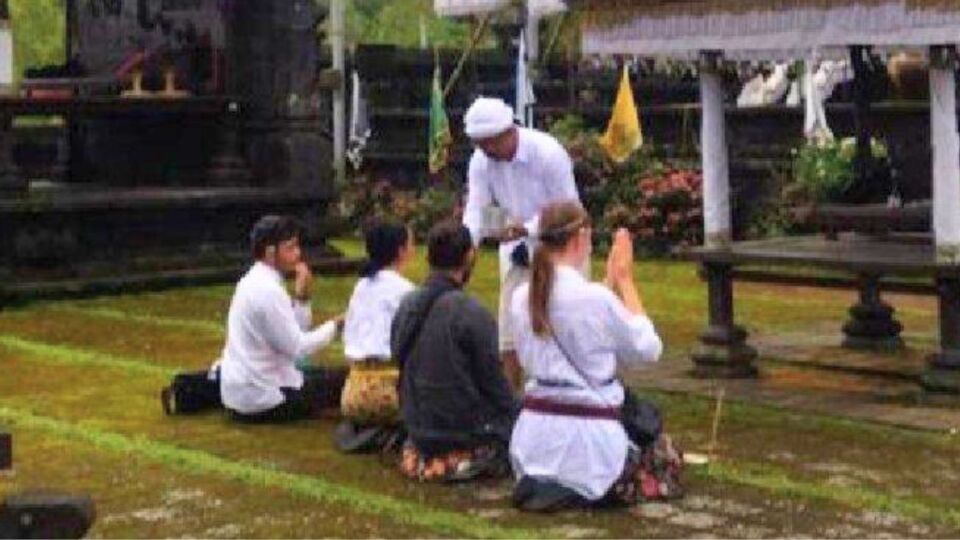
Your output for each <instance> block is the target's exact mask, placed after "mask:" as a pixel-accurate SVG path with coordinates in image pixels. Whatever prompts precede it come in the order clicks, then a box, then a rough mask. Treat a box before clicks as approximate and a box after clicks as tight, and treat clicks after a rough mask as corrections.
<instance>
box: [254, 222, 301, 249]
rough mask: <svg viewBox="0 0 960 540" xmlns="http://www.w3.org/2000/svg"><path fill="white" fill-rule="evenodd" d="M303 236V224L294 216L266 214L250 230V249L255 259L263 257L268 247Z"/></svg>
mask: <svg viewBox="0 0 960 540" xmlns="http://www.w3.org/2000/svg"><path fill="white" fill-rule="evenodd" d="M302 236H303V226H302V225H301V224H300V222H299V221H297V220H296V219H294V218H293V217H290V216H277V215H272V214H271V215H266V216H263V217H262V218H260V219H259V221H257V222H256V224H254V226H253V228H252V229H251V230H250V250H251V251H252V253H253V258H254V259H261V258H263V256H264V254H265V253H266V251H267V247H269V246H276V245H277V244H279V243H281V242H286V241H287V240H290V239H292V238H300V237H302Z"/></svg>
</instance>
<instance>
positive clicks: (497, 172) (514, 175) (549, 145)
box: [463, 127, 580, 278]
mask: <svg viewBox="0 0 960 540" xmlns="http://www.w3.org/2000/svg"><path fill="white" fill-rule="evenodd" d="M517 131H518V135H519V140H518V143H517V152H516V154H515V155H514V158H513V160H512V161H497V160H494V159H490V158H489V157H487V155H486V154H484V153H483V151H481V150H480V149H479V148H478V149H476V150H474V152H473V156H472V157H471V158H470V165H469V167H468V170H467V202H466V205H465V207H464V210H463V223H464V225H466V226H467V228H468V229H470V234H471V236H472V237H473V241H474V243H479V242H480V240H481V234H482V232H483V229H484V225H485V224H484V220H483V211H484V208H487V207H488V206H491V205H492V204H494V203H496V204H497V205H498V206H499V207H500V208H501V209H502V210H504V211H505V212H506V215H507V218H508V219H509V220H510V221H511V222H512V223H516V224H523V225H524V227H525V228H526V229H527V231H528V232H529V233H530V236H531V237H533V236H536V234H537V230H538V226H537V225H538V223H539V218H540V211H541V210H543V207H544V206H546V205H547V204H549V203H552V202H558V201H564V200H575V201H578V202H579V201H580V196H579V194H578V193H577V184H576V182H575V180H574V176H573V162H572V161H571V160H570V155H569V154H567V151H566V150H565V149H564V148H563V146H562V145H561V144H560V143H559V142H558V141H557V140H556V139H555V138H554V137H553V136H552V135H549V134H547V133H543V132H541V131H537V130H534V129H527V128H522V127H518V128H517ZM518 242H519V240H518V241H513V242H504V243H502V244H501V245H500V273H501V278H502V277H503V276H505V275H506V272H507V270H508V269H509V267H510V254H511V253H512V252H513V249H514V248H515V247H516V245H517V243H518Z"/></svg>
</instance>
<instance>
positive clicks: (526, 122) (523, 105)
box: [513, 31, 537, 128]
mask: <svg viewBox="0 0 960 540" xmlns="http://www.w3.org/2000/svg"><path fill="white" fill-rule="evenodd" d="M526 43H527V33H526V31H524V32H522V33H521V34H520V50H519V52H518V53H517V78H516V81H515V83H514V85H515V88H516V96H515V98H514V102H513V106H514V117H515V118H516V120H517V122H519V123H520V125H522V126H523V127H528V128H532V127H533V105H534V104H535V103H536V102H537V98H536V96H535V95H534V93H533V81H531V80H530V75H529V72H528V71H527V46H526Z"/></svg>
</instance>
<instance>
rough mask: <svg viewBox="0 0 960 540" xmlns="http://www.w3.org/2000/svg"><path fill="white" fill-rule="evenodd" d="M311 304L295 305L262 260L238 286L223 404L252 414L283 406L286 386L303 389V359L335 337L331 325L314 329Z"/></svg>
mask: <svg viewBox="0 0 960 540" xmlns="http://www.w3.org/2000/svg"><path fill="white" fill-rule="evenodd" d="M311 318H312V316H311V313H310V305H309V304H307V303H300V302H295V301H294V300H293V299H292V298H291V297H290V295H289V294H288V293H287V291H286V289H285V288H284V286H283V277H282V276H281V275H280V273H279V272H277V271H276V270H275V269H273V268H272V267H270V266H268V265H266V264H264V263H261V262H257V263H255V264H254V265H253V266H252V267H251V268H250V270H249V271H248V272H247V273H246V275H244V276H243V278H241V279H240V282H239V283H237V288H236V291H234V293H233V299H232V300H231V301H230V312H229V314H228V316H227V343H226V345H225V346H224V349H223V355H222V357H221V359H220V396H221V398H222V399H223V404H224V405H225V406H226V407H227V408H229V409H232V410H234V411H237V412H239V413H243V414H253V413H258V412H262V411H266V410H269V409H272V408H273V407H276V406H277V405H279V404H280V403H282V402H283V393H282V392H281V391H280V389H281V388H294V389H298V388H301V387H302V386H303V374H302V373H301V372H300V370H298V369H297V367H296V365H295V362H296V360H297V359H298V358H302V357H304V356H309V355H310V354H313V353H314V352H316V351H317V350H318V349H320V348H322V347H324V346H326V345H328V344H329V343H330V342H331V341H333V338H334V337H335V336H336V333H337V330H336V324H335V323H334V322H333V321H329V322H327V323H325V324H323V325H321V326H320V327H318V328H317V329H315V330H310V324H311Z"/></svg>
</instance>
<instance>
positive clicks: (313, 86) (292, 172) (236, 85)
mask: <svg viewBox="0 0 960 540" xmlns="http://www.w3.org/2000/svg"><path fill="white" fill-rule="evenodd" d="M229 16H230V20H229V31H228V37H227V39H228V44H229V45H228V48H229V65H230V72H229V73H228V90H229V92H230V93H231V94H233V95H236V96H238V97H239V98H241V99H242V100H243V101H244V103H246V107H247V108H246V110H245V111H243V112H242V114H243V116H244V120H245V129H244V132H243V138H244V141H245V148H246V153H247V156H248V159H249V161H250V165H251V167H252V169H253V172H254V177H255V178H260V179H262V181H263V182H264V183H267V184H270V185H290V186H309V187H312V188H319V189H321V190H324V191H325V192H327V193H331V194H332V190H333V185H332V182H333V176H332V169H331V167H330V165H329V164H330V163H331V161H332V156H333V152H332V143H331V137H330V126H329V123H330V118H329V114H328V112H327V111H329V110H330V101H329V96H328V95H325V93H324V92H321V91H320V88H319V87H318V85H317V75H318V73H319V71H320V67H321V66H320V54H319V52H320V49H319V43H318V37H317V30H316V27H317V24H318V22H319V21H320V20H321V19H322V16H323V13H322V12H321V11H320V10H319V9H318V8H317V6H316V3H315V2H313V1H312V0H257V1H256V2H250V1H247V2H234V3H233V8H232V10H231V12H230V14H229Z"/></svg>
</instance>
